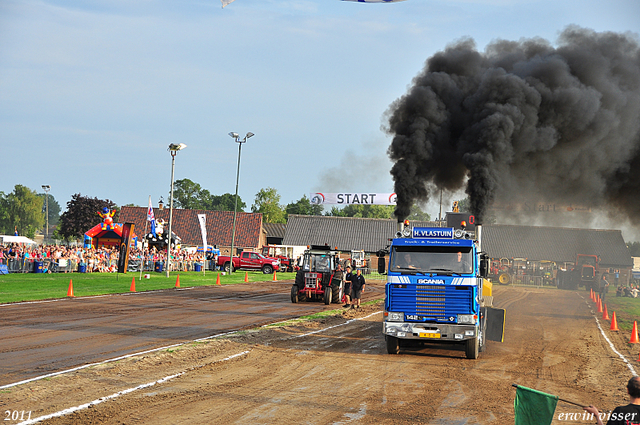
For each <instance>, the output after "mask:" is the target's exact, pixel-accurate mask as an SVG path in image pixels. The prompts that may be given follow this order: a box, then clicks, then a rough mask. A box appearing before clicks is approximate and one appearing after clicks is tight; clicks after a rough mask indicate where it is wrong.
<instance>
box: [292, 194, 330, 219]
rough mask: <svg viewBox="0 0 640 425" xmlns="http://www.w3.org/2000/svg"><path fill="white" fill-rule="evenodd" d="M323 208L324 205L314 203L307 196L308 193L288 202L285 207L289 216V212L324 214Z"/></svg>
mask: <svg viewBox="0 0 640 425" xmlns="http://www.w3.org/2000/svg"><path fill="white" fill-rule="evenodd" d="M323 209H324V208H323V207H322V205H318V204H312V203H311V201H309V198H307V195H303V196H302V198H300V199H299V200H297V201H296V202H291V203H289V204H287V206H286V207H285V211H286V213H287V217H288V216H289V214H300V215H322V210H323Z"/></svg>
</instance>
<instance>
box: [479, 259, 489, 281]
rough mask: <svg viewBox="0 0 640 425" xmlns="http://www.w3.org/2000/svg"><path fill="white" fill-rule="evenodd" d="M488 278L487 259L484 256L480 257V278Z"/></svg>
mask: <svg viewBox="0 0 640 425" xmlns="http://www.w3.org/2000/svg"><path fill="white" fill-rule="evenodd" d="M487 276H489V257H488V256H487V255H486V254H482V255H481V256H480V277H482V278H486V277H487Z"/></svg>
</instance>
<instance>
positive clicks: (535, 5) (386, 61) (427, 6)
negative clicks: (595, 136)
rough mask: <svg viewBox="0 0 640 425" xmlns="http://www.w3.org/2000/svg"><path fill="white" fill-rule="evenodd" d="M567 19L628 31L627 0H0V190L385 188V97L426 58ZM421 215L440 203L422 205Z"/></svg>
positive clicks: (122, 192)
mask: <svg viewBox="0 0 640 425" xmlns="http://www.w3.org/2000/svg"><path fill="white" fill-rule="evenodd" d="M571 24H577V25H579V26H582V27H586V28H591V29H594V30H596V31H615V32H627V31H630V32H633V33H636V35H637V33H638V32H640V1H638V0H608V1H606V2H605V1H602V0H538V1H532V0H466V1H465V0H407V1H404V2H399V3H389V4H365V3H354V2H342V1H339V0H236V1H235V2H234V3H232V4H230V5H229V6H227V7H225V8H224V9H222V8H221V3H220V1H219V0H209V1H203V0H179V1H178V0H173V1H169V0H164V1H162V0H160V1H159V0H126V1H125V0H109V1H106V0H105V1H100V0H98V1H91V0H84V1H80V0H78V1H65V0H59V1H30V0H22V1H12V0H0V146H1V150H0V156H1V158H2V163H1V165H0V176H2V178H1V179H0V191H3V192H5V193H8V192H11V191H12V190H13V188H14V186H15V185H16V184H22V185H25V186H28V187H29V188H31V189H34V190H37V191H38V192H42V189H41V185H43V184H49V185H51V187H52V189H51V194H52V195H54V196H55V197H56V199H57V200H58V202H59V203H60V205H61V207H62V209H63V210H64V209H65V208H66V202H67V201H68V200H69V199H70V198H71V196H72V195H73V194H74V193H81V194H82V195H86V196H91V197H98V198H101V199H111V200H112V201H114V202H115V203H116V204H118V205H124V204H129V203H133V204H136V205H141V206H144V205H146V204H147V202H148V196H149V195H151V197H152V200H153V203H154V206H155V205H157V201H158V199H159V197H160V196H163V197H164V199H165V201H166V200H167V199H168V193H169V185H170V177H171V156H170V154H169V153H168V152H167V146H168V145H169V144H170V143H185V144H187V145H188V147H187V148H186V149H185V150H184V151H181V152H179V153H178V155H177V157H176V168H175V178H176V180H177V179H182V178H189V179H191V180H193V181H194V182H197V183H199V184H200V185H202V187H204V188H206V189H208V190H209V191H210V192H212V193H213V194H222V193H226V192H229V193H234V191H235V179H236V161H237V155H238V145H237V144H236V143H234V141H233V140H232V139H231V138H230V137H229V136H228V135H227V134H228V133H229V132H231V131H235V132H238V133H240V134H241V135H244V134H246V133H247V132H249V131H250V132H253V133H255V136H254V137H253V138H251V139H250V140H249V141H248V142H247V143H246V144H245V145H244V146H243V148H242V160H241V172H240V191H239V193H240V196H241V197H242V199H243V200H244V201H245V202H246V203H247V206H248V207H250V205H251V204H252V203H253V200H254V197H255V194H256V193H257V192H258V191H259V190H260V189H261V188H264V187H274V188H276V189H277V190H278V192H279V193H280V194H281V195H282V199H281V202H282V204H287V203H289V202H292V201H296V200H298V199H300V198H301V197H302V196H303V195H305V194H307V196H308V194H309V193H310V192H315V191H325V192H344V191H362V192H369V193H372V192H392V191H393V181H392V180H391V178H390V175H389V169H390V166H391V164H390V162H389V160H388V159H387V155H386V150H387V147H388V145H389V143H390V139H389V137H388V136H387V135H386V134H385V133H384V132H383V131H382V130H381V125H383V123H384V114H385V111H386V110H387V109H388V107H389V105H390V104H391V103H392V102H393V101H394V100H395V99H397V98H398V97H400V96H401V95H403V94H404V93H405V91H406V90H407V87H408V85H409V84H410V83H411V79H412V78H413V77H414V76H415V75H416V74H417V73H418V72H419V71H420V70H421V69H422V68H423V66H424V63H425V60H426V59H427V58H428V57H430V56H431V55H433V54H434V53H435V52H437V51H440V50H442V49H444V48H445V47H446V46H447V44H449V43H451V42H453V41H456V40H459V39H460V38H463V37H471V38H473V39H474V40H475V41H476V44H477V46H478V48H479V49H480V50H483V49H484V47H485V46H486V45H487V44H488V43H489V42H490V41H492V40H495V39H500V38H501V39H508V40H519V39H521V38H531V37H542V38H544V39H547V40H549V41H551V42H552V43H554V44H555V41H556V38H557V36H558V34H559V33H560V31H562V30H563V29H564V28H565V27H566V26H567V25H571ZM428 212H430V213H431V214H432V215H437V210H436V209H435V208H434V209H432V210H431V211H428Z"/></svg>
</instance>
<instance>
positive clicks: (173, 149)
mask: <svg viewBox="0 0 640 425" xmlns="http://www.w3.org/2000/svg"><path fill="white" fill-rule="evenodd" d="M186 147H187V145H185V144H184V143H180V144H179V145H176V144H171V145H169V152H170V153H171V195H170V198H171V199H170V200H169V235H168V236H167V270H166V276H167V277H169V268H170V266H171V222H172V221H173V171H174V169H175V165H176V154H177V153H178V151H179V150H182V149H184V148H186Z"/></svg>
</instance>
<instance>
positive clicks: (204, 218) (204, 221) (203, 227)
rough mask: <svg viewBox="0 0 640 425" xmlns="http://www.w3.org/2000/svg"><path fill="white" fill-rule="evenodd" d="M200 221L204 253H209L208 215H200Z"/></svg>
mask: <svg viewBox="0 0 640 425" xmlns="http://www.w3.org/2000/svg"><path fill="white" fill-rule="evenodd" d="M198 221H199V222H200V233H201V234H202V246H203V247H204V252H207V216H206V214H198Z"/></svg>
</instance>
